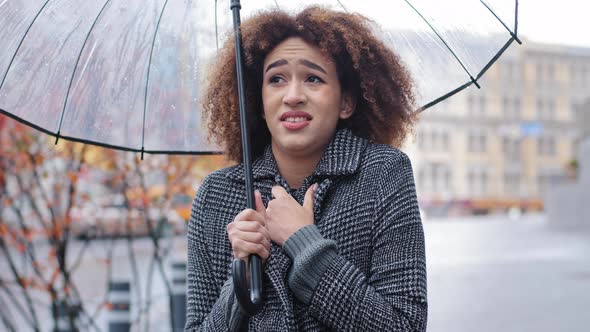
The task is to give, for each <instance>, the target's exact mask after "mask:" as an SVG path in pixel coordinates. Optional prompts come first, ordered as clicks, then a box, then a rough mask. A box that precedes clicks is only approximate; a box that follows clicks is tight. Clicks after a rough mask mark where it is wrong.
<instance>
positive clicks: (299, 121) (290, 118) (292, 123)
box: [280, 111, 312, 131]
mask: <svg viewBox="0 0 590 332" xmlns="http://www.w3.org/2000/svg"><path fill="white" fill-rule="evenodd" d="M280 120H281V123H282V124H283V127H285V128H286V129H287V130H293V131H295V130H300V129H303V128H305V127H307V126H308V125H309V123H310V121H311V120H312V116H311V115H310V114H308V113H306V112H302V111H289V112H286V113H284V114H283V115H281V119H280Z"/></svg>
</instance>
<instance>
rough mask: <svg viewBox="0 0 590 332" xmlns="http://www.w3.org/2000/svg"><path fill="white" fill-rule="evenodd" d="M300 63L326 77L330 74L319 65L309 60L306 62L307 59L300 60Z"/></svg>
mask: <svg viewBox="0 0 590 332" xmlns="http://www.w3.org/2000/svg"><path fill="white" fill-rule="evenodd" d="M299 63H300V64H302V65H304V66H305V67H308V68H311V69H315V70H317V71H321V72H322V73H324V74H326V75H327V74H328V73H327V72H326V71H325V70H324V68H322V66H320V65H318V64H317V63H313V62H311V61H309V60H305V59H302V60H299Z"/></svg>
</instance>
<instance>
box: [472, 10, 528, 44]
mask: <svg viewBox="0 0 590 332" xmlns="http://www.w3.org/2000/svg"><path fill="white" fill-rule="evenodd" d="M479 2H481V3H482V4H483V5H484V6H485V7H486V8H487V9H488V10H489V11H490V13H492V15H494V17H495V18H496V19H497V20H498V21H499V22H500V24H502V25H503V26H504V28H506V30H508V32H509V33H510V35H511V36H512V38H514V40H516V42H517V43H518V44H519V45H522V42H521V41H520V39H519V38H518V36H517V35H516V27H517V18H516V16H518V0H516V9H515V13H516V14H515V15H516V16H515V18H514V32H513V31H512V30H510V28H509V27H508V26H507V25H506V24H505V23H504V21H502V19H501V18H500V17H499V16H498V15H496V13H495V12H494V11H493V10H492V8H490V6H488V4H487V3H485V1H483V0H479Z"/></svg>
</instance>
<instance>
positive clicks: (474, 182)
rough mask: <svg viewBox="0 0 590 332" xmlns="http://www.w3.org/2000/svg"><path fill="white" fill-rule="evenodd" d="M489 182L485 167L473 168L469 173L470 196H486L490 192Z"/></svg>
mask: <svg viewBox="0 0 590 332" xmlns="http://www.w3.org/2000/svg"><path fill="white" fill-rule="evenodd" d="M488 181H489V179H488V171H487V169H486V168H484V167H471V168H470V169H469V170H468V171H467V186H468V188H469V192H470V194H473V195H484V194H486V193H487V191H488Z"/></svg>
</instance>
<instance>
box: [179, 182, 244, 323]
mask: <svg viewBox="0 0 590 332" xmlns="http://www.w3.org/2000/svg"><path fill="white" fill-rule="evenodd" d="M208 185H209V181H208V180H207V179H205V181H204V182H203V184H202V185H201V187H200V188H199V190H198V192H197V195H196V198H195V200H194V202H193V207H192V212H191V218H190V221H189V225H188V234H187V240H188V241H187V243H188V246H187V247H188V248H187V255H188V260H187V262H188V264H187V306H186V308H187V311H186V325H185V328H184V330H185V331H228V322H229V318H230V317H231V316H232V307H233V302H234V297H235V296H234V294H233V285H232V279H231V277H230V278H229V279H227V280H219V279H218V278H216V277H215V274H214V273H213V271H212V261H211V259H212V258H211V257H210V254H209V252H210V250H209V248H208V244H207V241H206V240H205V238H206V237H205V234H204V229H205V227H204V223H205V222H207V221H206V220H204V219H206V218H205V217H204V215H205V213H204V210H205V203H206V202H207V187H208ZM228 269H229V267H228ZM234 309H235V308H234ZM234 314H235V313H234Z"/></svg>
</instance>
